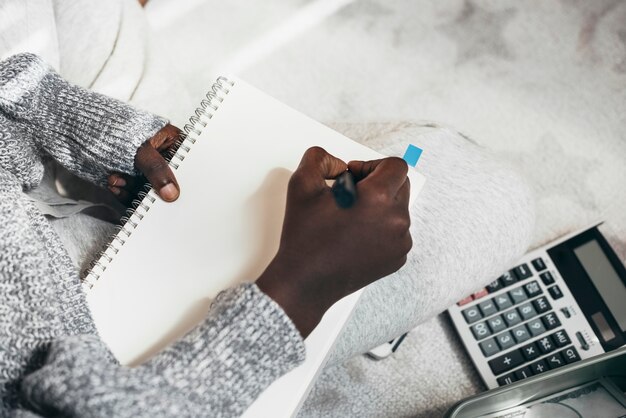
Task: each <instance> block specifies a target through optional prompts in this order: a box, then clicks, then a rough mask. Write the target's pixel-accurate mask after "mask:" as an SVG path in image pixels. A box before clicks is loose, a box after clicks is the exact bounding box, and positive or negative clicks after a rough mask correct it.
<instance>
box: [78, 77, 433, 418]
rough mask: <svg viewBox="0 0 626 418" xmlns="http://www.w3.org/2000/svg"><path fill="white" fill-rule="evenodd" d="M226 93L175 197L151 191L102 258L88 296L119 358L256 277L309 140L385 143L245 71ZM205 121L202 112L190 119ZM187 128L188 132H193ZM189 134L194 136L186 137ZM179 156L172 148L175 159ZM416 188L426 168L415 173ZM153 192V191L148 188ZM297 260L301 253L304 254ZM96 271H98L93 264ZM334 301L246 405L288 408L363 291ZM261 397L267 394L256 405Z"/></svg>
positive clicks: (359, 150)
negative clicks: (360, 135) (284, 370)
mask: <svg viewBox="0 0 626 418" xmlns="http://www.w3.org/2000/svg"><path fill="white" fill-rule="evenodd" d="M234 81H235V85H234V86H233V87H229V88H230V92H229V94H227V95H224V100H223V102H222V103H220V104H219V108H218V109H217V110H216V111H214V116H213V117H212V118H211V119H204V118H203V119H202V120H203V121H204V122H206V126H205V127H202V128H201V129H202V133H201V134H200V135H199V137H198V138H197V141H196V142H195V144H193V145H190V147H191V150H190V151H189V153H188V154H187V156H186V157H185V159H184V161H182V162H180V166H179V167H178V169H176V170H175V173H176V177H177V179H178V181H179V184H180V187H181V195H180V198H179V199H178V200H177V201H176V202H174V203H165V202H162V201H160V200H159V199H158V198H157V200H156V201H155V202H154V203H151V204H150V209H149V211H148V212H147V213H146V214H145V216H143V219H141V220H139V219H138V216H137V215H135V216H133V217H132V218H131V221H133V222H134V223H136V224H137V227H136V228H134V229H133V230H132V234H131V235H130V236H126V234H125V233H124V232H120V240H123V241H124V245H117V247H118V248H119V252H118V253H115V251H113V250H112V249H109V250H107V252H106V254H107V255H108V256H109V257H110V258H111V261H108V259H107V260H105V259H101V263H102V264H103V265H105V266H106V269H105V270H104V271H102V272H101V274H100V276H99V278H98V280H97V281H94V278H95V276H94V277H88V278H87V279H88V280H89V281H91V282H93V287H92V288H90V289H89V290H88V291H87V299H88V302H89V305H90V308H91V311H92V314H93V317H94V320H95V323H96V326H97V328H98V331H99V332H100V335H101V336H102V338H103V340H104V341H105V342H106V343H107V344H108V346H109V347H110V349H111V351H112V352H113V354H114V355H115V356H116V357H117V358H118V359H119V360H120V362H121V363H123V364H129V365H133V364H138V363H141V362H143V361H145V360H146V359H148V358H149V357H151V356H152V355H154V354H155V353H157V352H158V351H160V350H161V349H162V348H164V347H165V346H166V345H167V344H168V343H170V342H172V341H173V340H175V339H176V338H178V337H180V336H182V335H183V334H185V333H186V332H187V331H188V330H189V329H191V328H192V327H193V326H194V325H196V324H197V323H199V322H200V321H202V319H203V318H204V317H205V315H206V312H207V311H208V309H209V305H210V302H211V299H212V298H214V297H215V295H216V294H217V293H218V292H219V291H220V290H223V289H225V288H227V287H230V286H233V285H236V284H238V283H242V282H251V281H254V280H255V279H256V278H257V277H258V276H259V275H260V274H261V273H262V272H263V270H264V269H265V267H266V266H267V264H268V263H269V262H270V261H271V259H272V258H273V256H274V255H275V253H276V251H277V249H278V245H279V239H280V233H281V228H282V221H283V216H284V209H285V202H286V191H287V182H288V180H289V177H290V175H291V173H292V172H293V171H294V170H295V168H296V167H297V166H298V164H299V162H300V159H301V157H302V155H303V154H304V152H305V150H306V149H308V148H309V147H311V146H314V145H318V146H321V147H323V148H325V149H326V150H327V151H328V152H330V153H331V154H333V155H335V156H337V157H339V158H342V159H344V160H346V161H348V160H355V159H359V160H369V159H376V158H380V157H381V155H380V154H378V153H376V152H374V151H373V150H371V149H369V148H367V147H365V146H363V145H360V144H358V143H356V142H354V141H352V140H350V139H348V138H346V137H344V136H343V135H341V134H339V133H337V132H335V131H333V130H331V129H329V128H327V127H325V126H324V125H321V124H319V123H317V122H315V121H313V120H312V119H310V118H308V117H306V116H304V115H302V114H300V113H299V112H297V111H295V110H293V109H291V108H289V107H288V106H286V105H284V104H282V103H280V102H278V101H277V100H275V99H273V98H271V97H269V96H268V95H266V94H264V93H262V92H261V91H259V90H257V89H255V88H253V87H251V86H250V85H248V84H246V83H245V82H243V81H241V80H238V79H234ZM195 126H196V127H197V128H199V129H200V126H199V125H198V124H196V125H195ZM192 136H193V134H192ZM185 144H186V145H189V142H185ZM173 161H174V162H177V163H178V160H177V159H173ZM411 181H412V198H413V199H414V198H415V195H416V194H417V191H419V190H420V188H421V186H422V183H423V178H422V177H421V176H419V175H417V173H413V174H412V176H411ZM150 195H151V196H155V194H154V192H151V193H150ZM303 264H304V261H303ZM98 272H99V271H98ZM358 296H359V295H358V293H357V294H353V295H350V296H349V297H347V298H345V299H343V300H342V301H340V302H338V303H337V304H335V305H334V306H333V307H332V308H331V310H329V311H328V312H327V314H326V315H325V316H324V318H323V320H322V322H321V324H320V325H319V326H318V327H317V328H316V329H315V330H314V332H313V333H312V334H311V335H310V336H309V338H307V340H306V348H307V360H306V362H305V364H303V365H302V366H300V367H298V368H297V369H296V370H294V371H293V372H291V373H289V374H288V375H287V376H285V377H284V378H282V379H279V381H277V382H276V383H275V384H274V385H272V386H271V387H270V390H268V391H267V392H268V393H269V395H264V396H262V398H267V397H268V396H269V397H270V399H271V394H272V393H279V394H280V395H281V396H280V399H281V402H280V404H278V405H276V404H275V402H265V404H264V403H263V399H260V400H259V402H258V404H259V405H260V407H259V408H260V409H258V410H257V412H258V413H257V412H254V411H255V409H254V408H255V405H256V404H255V405H253V408H252V409H251V410H249V411H248V416H260V415H264V414H267V413H268V412H269V410H267V409H264V408H267V407H268V404H269V407H270V408H276V407H278V408H279V409H272V410H271V412H272V413H271V416H289V415H291V414H292V413H293V412H294V411H295V410H296V409H297V407H298V405H299V403H300V400H301V398H302V397H303V396H304V395H305V394H306V393H307V390H308V388H309V385H310V383H311V381H312V380H313V379H314V377H315V375H316V373H317V371H318V370H319V369H320V368H321V367H322V365H323V364H324V362H325V359H326V356H327V354H328V352H329V350H330V349H331V348H332V344H333V342H334V341H335V339H336V338H337V336H338V334H339V333H340V332H341V330H342V328H343V326H344V324H345V322H346V321H347V319H348V318H349V316H350V314H351V312H352V309H353V308H354V305H355V304H356V302H357V300H358ZM263 405H266V406H263Z"/></svg>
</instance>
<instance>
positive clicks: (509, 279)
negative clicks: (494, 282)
mask: <svg viewBox="0 0 626 418" xmlns="http://www.w3.org/2000/svg"><path fill="white" fill-rule="evenodd" d="M500 282H501V283H502V286H503V287H507V286H511V285H512V284H514V283H515V282H517V278H516V277H515V276H514V275H513V273H512V272H511V271H507V272H506V273H504V274H503V275H502V276H500Z"/></svg>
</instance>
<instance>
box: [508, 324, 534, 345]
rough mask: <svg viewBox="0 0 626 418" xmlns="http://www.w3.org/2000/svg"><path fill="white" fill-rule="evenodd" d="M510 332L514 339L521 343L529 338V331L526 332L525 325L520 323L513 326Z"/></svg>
mask: <svg viewBox="0 0 626 418" xmlns="http://www.w3.org/2000/svg"><path fill="white" fill-rule="evenodd" d="M511 333H512V334H513V336H514V337H515V341H517V342H518V343H523V342H524V341H526V340H529V339H530V333H529V332H528V329H527V328H526V325H520V326H518V327H515V328H513V329H512V330H511Z"/></svg>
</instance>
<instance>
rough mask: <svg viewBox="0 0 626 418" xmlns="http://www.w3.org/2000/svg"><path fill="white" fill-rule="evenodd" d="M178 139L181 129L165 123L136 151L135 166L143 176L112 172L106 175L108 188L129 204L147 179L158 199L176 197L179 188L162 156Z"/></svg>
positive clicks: (168, 199)
mask: <svg viewBox="0 0 626 418" xmlns="http://www.w3.org/2000/svg"><path fill="white" fill-rule="evenodd" d="M179 138H180V129H178V128H177V127H175V126H173V125H169V124H168V125H166V126H164V127H163V128H162V129H161V130H160V131H159V132H157V133H156V134H155V135H154V136H153V137H152V138H150V139H148V140H147V141H146V142H144V143H143V144H142V145H141V146H140V147H139V149H138V150H137V154H136V155H135V167H136V168H137V169H138V170H139V171H140V172H141V173H142V174H143V176H139V177H134V176H130V175H127V174H122V173H113V174H111V175H110V176H109V178H108V185H109V190H110V191H111V192H112V193H113V194H115V195H116V196H117V198H118V199H119V200H120V201H121V202H122V203H125V204H129V203H130V202H131V201H132V200H133V199H135V198H136V196H137V193H138V192H140V191H141V188H142V187H143V185H144V184H145V183H146V181H148V182H149V183H150V184H151V185H152V187H153V188H154V191H155V192H157V194H158V195H159V196H160V197H161V199H163V200H165V201H166V202H173V201H174V200H176V199H178V196H179V195H180V187H179V186H178V182H177V181H176V177H175V176H174V173H173V172H172V170H171V169H170V166H169V164H168V163H167V160H166V159H165V155H166V154H167V153H168V152H169V151H172V150H173V149H174V147H175V146H176V144H177V141H178V139H179Z"/></svg>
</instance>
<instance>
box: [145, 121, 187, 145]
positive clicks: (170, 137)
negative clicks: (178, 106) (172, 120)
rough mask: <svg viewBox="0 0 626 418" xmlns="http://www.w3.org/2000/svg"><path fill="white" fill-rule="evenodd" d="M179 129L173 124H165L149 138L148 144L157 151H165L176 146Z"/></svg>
mask: <svg viewBox="0 0 626 418" xmlns="http://www.w3.org/2000/svg"><path fill="white" fill-rule="evenodd" d="M180 132H181V131H180V129H178V128H177V127H175V126H174V125H170V124H167V125H165V126H164V127H163V128H162V129H161V130H160V131H159V132H157V133H156V134H155V135H154V136H153V137H152V138H150V139H149V141H148V142H150V145H152V147H153V148H156V149H157V150H158V151H159V152H163V151H167V150H169V149H170V148H172V147H174V148H176V147H177V145H178V141H179V139H180Z"/></svg>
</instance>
